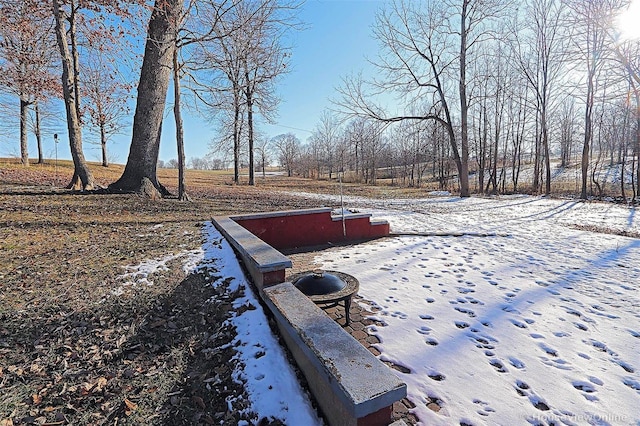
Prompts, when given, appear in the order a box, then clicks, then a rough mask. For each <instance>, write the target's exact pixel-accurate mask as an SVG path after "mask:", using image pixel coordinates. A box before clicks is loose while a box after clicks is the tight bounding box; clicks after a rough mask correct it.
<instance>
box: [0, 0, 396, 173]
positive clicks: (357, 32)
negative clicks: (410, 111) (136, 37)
mask: <svg viewBox="0 0 640 426" xmlns="http://www.w3.org/2000/svg"><path fill="white" fill-rule="evenodd" d="M383 4H384V0H306V1H305V2H304V4H303V5H302V7H301V9H300V14H299V18H300V20H301V21H302V22H303V24H304V27H305V29H303V30H301V31H296V32H294V33H292V34H291V41H292V45H293V51H292V57H291V64H290V69H291V71H290V72H289V73H288V74H286V75H284V76H283V77H281V78H280V80H279V82H278V85H277V88H276V90H277V92H278V97H279V98H280V99H281V102H280V104H279V108H278V115H277V117H276V122H277V123H276V124H275V125H269V124H266V123H259V124H258V131H260V132H261V133H262V134H264V135H266V136H268V137H272V136H276V135H278V134H281V133H288V132H293V133H294V134H296V136H297V137H298V138H299V139H300V140H301V141H303V142H305V141H306V140H307V138H308V137H309V136H310V134H311V131H313V129H314V127H315V126H316V124H317V123H318V121H319V119H320V116H321V114H322V112H323V111H324V110H326V109H329V108H333V106H332V104H331V102H330V99H331V98H336V91H335V89H336V87H338V86H339V85H340V83H341V79H342V78H343V77H346V76H348V75H349V74H352V73H358V72H360V71H363V70H365V69H366V68H369V67H370V66H369V64H368V62H367V60H366V58H374V57H375V56H376V51H377V43H376V41H375V40H374V39H373V38H372V33H371V26H372V24H373V23H374V19H375V15H376V11H377V10H378V9H379V8H380V7H382V6H383ZM145 25H146V23H145ZM0 100H2V99H0ZM8 102H9V105H10V106H11V105H12V104H13V103H15V108H16V117H15V120H16V121H15V123H14V122H12V120H11V119H7V120H6V122H5V123H3V125H2V126H0V127H2V129H0V156H19V155H20V154H19V152H20V151H19V135H18V125H17V114H18V111H17V108H18V105H17V100H15V102H14V100H13V99H10V100H8ZM172 102H173V89H172V88H171V87H170V88H169V93H168V95H167V108H168V109H167V112H166V119H165V121H164V127H163V129H162V141H161V145H160V159H161V160H164V161H168V160H170V159H173V158H176V157H177V155H176V143H175V126H174V122H173V115H172V111H171V110H170V108H171V105H172ZM134 109H135V105H132V112H131V114H132V115H133V111H134ZM56 111H57V112H56V115H58V116H59V118H58V120H55V123H52V124H50V125H48V126H47V127H46V129H45V130H44V132H43V151H44V155H45V157H46V158H54V155H55V145H54V142H53V133H58V134H59V144H58V146H57V151H58V152H57V155H58V158H60V159H70V158H71V153H70V150H69V144H68V139H67V136H66V123H65V121H64V120H65V119H66V118H65V116H64V107H63V106H62V103H61V102H60V105H59V106H58V107H56ZM183 115H184V117H183V118H184V125H185V151H186V157H187V159H189V158H192V157H204V156H205V155H206V154H207V153H208V152H209V150H210V148H209V144H210V142H211V140H212V139H213V138H214V137H215V135H216V131H215V129H214V127H213V125H211V124H210V123H209V122H208V121H207V120H206V118H203V117H201V116H197V115H195V114H191V113H190V112H189V109H188V108H186V107H185V108H183ZM3 121H5V120H3ZM3 129H4V130H3ZM7 129H9V130H7ZM14 130H15V131H14ZM98 140H99V139H98V136H97V135H95V134H92V133H90V132H89V131H88V130H87V129H85V130H84V132H83V145H84V153H85V157H86V158H87V160H89V161H100V158H101V157H100V147H99V145H96V144H92V143H91V142H92V141H93V142H96V141H98ZM130 143H131V124H129V125H128V126H126V127H125V128H124V130H123V134H120V135H115V136H113V137H112V139H111V140H110V141H109V145H108V148H107V149H108V151H109V156H110V157H111V158H110V161H111V162H115V163H121V164H124V163H126V161H127V156H128V155H129V145H130ZM29 157H30V158H37V146H36V141H35V137H34V136H33V135H31V134H30V135H29Z"/></svg>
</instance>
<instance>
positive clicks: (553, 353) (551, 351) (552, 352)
mask: <svg viewBox="0 0 640 426" xmlns="http://www.w3.org/2000/svg"><path fill="white" fill-rule="evenodd" d="M539 346H540V349H542V350H543V351H545V353H547V354H549V355H551V356H553V357H557V356H558V351H557V350H555V349H553V348H552V347H551V346H549V345H546V344H544V343H540V344H539Z"/></svg>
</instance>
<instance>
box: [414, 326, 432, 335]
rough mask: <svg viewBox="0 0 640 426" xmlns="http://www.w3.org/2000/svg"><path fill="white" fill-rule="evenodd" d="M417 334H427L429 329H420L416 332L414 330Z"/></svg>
mask: <svg viewBox="0 0 640 426" xmlns="http://www.w3.org/2000/svg"><path fill="white" fill-rule="evenodd" d="M416 331H417V332H418V333H420V334H425V335H426V334H429V333H430V332H431V328H429V327H420V328H419V329H418V330H416Z"/></svg>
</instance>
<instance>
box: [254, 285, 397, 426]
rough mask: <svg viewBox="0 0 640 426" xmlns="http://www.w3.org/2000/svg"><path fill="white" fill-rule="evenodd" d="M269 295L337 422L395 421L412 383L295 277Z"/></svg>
mask: <svg viewBox="0 0 640 426" xmlns="http://www.w3.org/2000/svg"><path fill="white" fill-rule="evenodd" d="M264 300H265V303H266V304H267V306H268V307H269V308H270V309H271V311H272V313H273V314H274V317H275V318H276V322H277V324H278V327H279V329H280V332H281V334H282V336H283V338H284V340H285V342H286V343H287V346H288V347H289V349H290V350H291V352H292V354H293V356H294V358H295V360H296V362H297V364H298V366H299V367H300V369H301V370H302V372H303V373H304V375H305V377H306V378H307V381H308V383H309V387H310V388H311V392H312V393H313V395H314V396H315V398H316V400H317V401H318V404H319V405H320V407H321V409H322V412H323V413H324V415H325V416H326V417H327V419H328V420H329V423H330V424H331V425H349V426H357V425H359V424H360V425H363V424H366V425H383V424H384V425H387V424H388V423H390V421H391V418H390V416H391V409H390V407H391V406H392V405H393V403H394V402H396V401H399V400H401V399H402V398H404V397H405V396H406V394H407V389H406V385H405V384H404V383H403V382H402V381H401V380H400V379H399V378H398V377H397V376H396V375H395V374H394V373H393V372H392V371H391V370H390V369H389V368H388V367H387V366H386V365H384V364H383V363H382V362H380V361H379V360H378V359H377V358H375V357H374V356H373V355H372V354H371V353H370V352H369V351H368V350H367V349H365V348H364V347H363V346H362V345H361V344H360V343H359V342H358V341H356V340H355V339H354V338H353V337H351V336H350V335H349V334H348V333H347V332H346V331H344V330H343V329H342V327H340V326H339V325H338V324H337V323H336V322H335V321H333V320H331V318H329V317H328V316H327V315H325V313H324V312H323V311H322V310H321V309H320V308H318V307H317V306H316V305H315V304H314V303H313V302H311V301H310V300H309V298H307V297H306V296H305V295H304V294H302V293H301V292H300V291H299V290H298V289H297V288H295V287H294V286H293V285H292V284H291V283H288V282H285V283H282V284H278V285H275V286H272V287H269V288H265V289H264ZM385 413H386V414H385ZM372 414H373V415H372ZM371 415H372V416H371ZM367 416H370V417H369V419H370V421H369V422H364V423H362V422H360V421H359V419H364V418H367Z"/></svg>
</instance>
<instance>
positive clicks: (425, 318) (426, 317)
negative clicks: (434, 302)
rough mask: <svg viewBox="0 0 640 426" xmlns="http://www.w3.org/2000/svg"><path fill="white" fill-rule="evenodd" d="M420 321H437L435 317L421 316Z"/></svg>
mask: <svg viewBox="0 0 640 426" xmlns="http://www.w3.org/2000/svg"><path fill="white" fill-rule="evenodd" d="M420 319H423V320H427V321H430V320H433V319H435V317H434V316H433V315H420Z"/></svg>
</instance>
